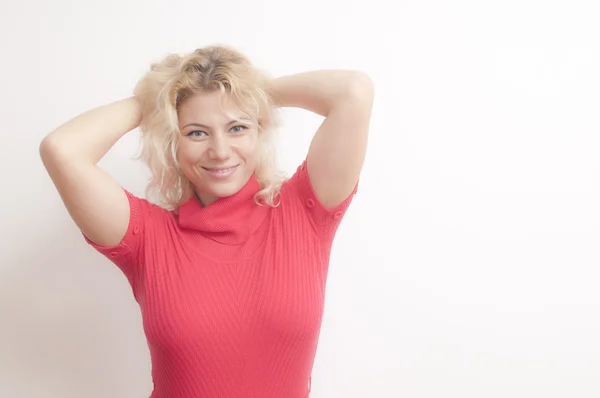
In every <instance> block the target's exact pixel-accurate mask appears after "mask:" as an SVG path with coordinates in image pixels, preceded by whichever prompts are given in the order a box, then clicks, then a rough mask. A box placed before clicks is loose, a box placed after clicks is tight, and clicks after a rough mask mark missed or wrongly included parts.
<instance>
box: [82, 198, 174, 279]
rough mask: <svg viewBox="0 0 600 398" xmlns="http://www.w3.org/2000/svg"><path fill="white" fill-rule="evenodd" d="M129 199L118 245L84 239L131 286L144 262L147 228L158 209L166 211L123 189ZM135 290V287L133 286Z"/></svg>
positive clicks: (85, 237)
mask: <svg viewBox="0 0 600 398" xmlns="http://www.w3.org/2000/svg"><path fill="white" fill-rule="evenodd" d="M124 191H125V194H126V195H127V199H128V200H129V209H130V211H129V224H128V226H127V232H125V236H123V239H121V242H119V244H118V245H114V246H102V245H98V244H96V243H94V242H92V241H91V240H90V239H89V238H88V237H87V236H85V235H83V237H84V239H85V240H86V242H87V243H88V244H90V245H91V246H92V247H93V248H94V249H96V250H97V251H98V252H99V253H101V254H102V255H104V256H105V257H106V258H108V259H109V260H110V261H111V262H113V263H114V264H116V265H117V266H118V267H119V268H120V269H121V271H123V273H124V274H125V276H126V277H127V279H128V280H129V283H130V284H131V285H132V287H134V286H135V281H136V280H137V279H138V276H139V275H138V274H139V272H138V271H139V268H140V266H141V265H142V264H143V262H144V258H143V257H144V255H143V253H144V250H143V249H144V245H145V244H146V237H147V236H148V233H147V229H148V227H149V226H150V225H151V223H152V222H151V221H152V219H153V218H155V217H156V215H157V214H156V213H157V212H159V211H163V212H164V211H166V210H164V209H162V208H160V207H158V206H156V205H153V204H151V203H150V202H148V201H147V200H146V199H143V198H139V197H137V196H135V195H133V194H132V193H131V192H129V191H127V190H125V189H124ZM134 290H135V287H134Z"/></svg>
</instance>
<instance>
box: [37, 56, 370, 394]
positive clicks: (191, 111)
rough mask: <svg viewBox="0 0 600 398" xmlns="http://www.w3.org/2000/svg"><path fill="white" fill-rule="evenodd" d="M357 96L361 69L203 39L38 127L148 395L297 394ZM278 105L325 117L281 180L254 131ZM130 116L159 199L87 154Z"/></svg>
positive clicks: (364, 96) (362, 105)
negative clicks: (290, 66) (285, 60)
mask: <svg viewBox="0 0 600 398" xmlns="http://www.w3.org/2000/svg"><path fill="white" fill-rule="evenodd" d="M372 103H373V87H372V83H371V80H370V79H369V78H368V77H367V76H365V75H364V74H363V73H360V72H355V71H314V72H307V73H301V74H297V75H292V76H284V77H280V78H276V79H268V78H266V77H265V76H264V75H263V74H262V73H260V72H259V71H258V70H257V69H256V68H254V67H253V66H252V64H251V63H250V62H249V61H248V59H247V58H246V57H245V56H244V55H242V54H240V53H239V52H237V51H235V50H233V49H231V48H227V47H223V46H211V47H207V48H203V49H198V50H196V51H194V52H192V53H191V54H188V55H185V56H179V55H171V56H168V57H166V58H165V59H164V60H163V61H162V62H160V63H157V64H154V65H152V67H151V68H150V71H149V72H148V73H147V74H146V75H145V76H144V77H143V78H142V79H141V81H140V82H139V83H138V85H137V87H136V89H135V95H134V96H133V97H132V98H128V99H124V100H120V101H117V102H114V103H111V104H108V105H104V106H101V107H99V108H96V109H94V110H91V111H88V112H86V113H84V114H82V115H80V116H77V117H76V118H74V119H73V120H71V121H69V122H67V123H65V124H64V125H62V126H60V127H59V128H57V129H56V130H55V131H53V132H52V133H50V134H49V135H48V136H47V137H46V138H45V139H44V140H43V142H42V143H41V145H40V154H41V157H42V160H43V162H44V165H45V166H46V169H47V170H48V173H49V175H50V177H51V178H52V180H53V182H54V184H55V185H56V188H57V190H58V191H59V193H60V195H61V198H62V200H63V201H64V203H65V206H66V208H67V209H68V211H69V213H70V215H71V217H72V218H73V220H74V222H75V223H76V224H77V226H78V227H79V228H80V229H81V231H82V233H83V236H84V238H85V239H86V240H87V242H88V243H89V244H90V245H92V246H93V247H94V248H95V249H96V250H98V251H99V252H100V253H102V254H103V255H105V256H107V257H108V258H109V259H110V260H111V261H112V262H114V263H115V264H116V265H117V266H118V267H119V268H120V269H121V270H122V271H123V273H124V274H125V275H126V277H127V279H128V280H129V283H130V284H131V287H132V290H133V293H134V296H135V299H136V300H137V302H138V303H139V306H140V309H141V312H142V318H143V327H144V331H145V333H146V337H147V340H148V346H149V349H150V354H151V359H152V378H153V381H154V391H153V394H152V397H155V398H162V397H178V398H191V397H203V398H212V397H215V398H216V397H220V398H222V397H260V398H270V397H272V398H283V397H285V398H293V397H297V398H300V397H306V396H308V394H309V391H310V376H311V370H312V367H313V361H314V357H315V353H316V348H317V340H318V336H319V331H320V326H321V320H322V314H323V304H324V298H325V282H326V277H327V270H328V262H329V254H330V249H331V245H332V242H333V239H334V235H335V232H336V230H337V228H338V225H339V223H340V221H341V219H342V217H343V215H344V213H345V211H346V210H347V208H348V206H349V204H350V202H351V200H352V197H353V195H354V194H355V192H356V187H357V182H358V179H359V174H360V171H361V168H362V165H363V159H364V156H365V151H366V145H367V133H368V128H369V120H370V116H371V108H372ZM277 107H299V108H304V109H307V110H309V111H312V112H315V113H317V114H319V115H322V116H324V117H325V120H324V121H323V123H322V125H321V126H320V127H319V129H318V131H317V132H316V134H315V135H314V137H313V139H312V142H311V145H310V149H309V152H308V154H307V156H306V159H305V160H304V161H303V162H302V164H301V165H300V166H299V167H298V169H297V171H296V172H295V173H294V174H293V176H292V177H291V178H289V179H283V178H281V177H279V176H278V173H277V172H276V170H275V169H274V153H273V151H272V150H271V148H270V145H269V141H270V140H269V138H270V137H271V134H272V132H273V129H274V124H275V119H274V110H275V109H276V108H277ZM138 126H139V127H140V129H141V131H142V148H143V150H142V157H143V158H144V160H145V162H146V164H147V165H148V166H149V168H150V170H151V172H152V180H151V181H150V184H149V190H150V191H151V192H154V193H156V194H157V195H158V196H159V199H160V201H161V203H160V205H158V204H153V203H150V202H149V201H148V200H146V199H143V198H140V197H136V196H134V195H132V194H131V193H130V192H128V191H127V190H125V189H123V188H121V187H120V186H119V184H118V183H117V182H116V181H115V180H114V179H113V178H111V177H110V176H109V175H108V174H106V173H105V172H104V171H102V170H101V169H100V168H99V167H98V166H97V165H96V163H97V162H98V161H99V160H100V159H101V158H102V157H103V156H104V155H105V154H106V153H107V151H108V150H109V149H110V148H111V147H112V146H113V145H114V144H115V142H116V141H117V140H118V139H119V138H120V137H122V136H123V135H124V134H126V133H127V132H129V131H131V130H134V129H135V128H136V127H138Z"/></svg>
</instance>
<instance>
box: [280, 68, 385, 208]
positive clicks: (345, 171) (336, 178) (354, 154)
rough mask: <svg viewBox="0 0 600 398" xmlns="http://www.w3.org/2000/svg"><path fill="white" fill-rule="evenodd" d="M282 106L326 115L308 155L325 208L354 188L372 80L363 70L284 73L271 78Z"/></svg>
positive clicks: (362, 156)
mask: <svg viewBox="0 0 600 398" xmlns="http://www.w3.org/2000/svg"><path fill="white" fill-rule="evenodd" d="M269 93H270V94H271V95H272V96H273V99H274V101H275V104H276V105H277V106H280V107H296V108H303V109H306V110H309V111H312V112H315V113H317V114H319V115H321V116H324V117H325V120H324V121H323V123H322V124H321V126H320V127H319V129H318V130H317V132H316V134H315V135H314V137H313V139H312V142H311V144H310V149H309V151H308V155H307V168H308V175H309V178H310V181H311V184H312V186H313V188H314V190H315V193H316V194H317V197H318V198H319V200H320V201H321V202H322V203H323V205H324V206H325V207H327V208H333V207H335V206H337V205H338V204H340V203H341V202H342V201H344V200H345V199H346V198H347V197H348V195H350V193H351V192H352V191H353V190H354V187H355V186H356V183H357V181H358V178H359V176H360V172H361V170H362V166H363V163H364V159H365V154H366V150H367V136H368V132H369V124H370V119H371V110H372V107H373V97H374V90H373V83H372V81H371V79H370V78H369V77H368V76H367V75H366V74H364V73H362V72H357V71H347V70H321V71H313V72H305V73H300V74H296V75H290V76H283V77H280V78H277V79H274V80H272V81H271V82H270V87H269Z"/></svg>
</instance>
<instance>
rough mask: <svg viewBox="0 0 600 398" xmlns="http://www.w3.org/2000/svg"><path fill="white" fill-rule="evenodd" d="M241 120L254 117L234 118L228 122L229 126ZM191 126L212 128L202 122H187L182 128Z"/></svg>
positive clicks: (250, 120)
mask: <svg viewBox="0 0 600 398" xmlns="http://www.w3.org/2000/svg"><path fill="white" fill-rule="evenodd" d="M240 121H249V122H252V119H250V118H246V117H241V118H240V119H239V120H238V119H233V120H230V121H229V123H227V126H230V125H232V124H234V123H239V122H240ZM190 126H195V127H202V128H205V129H210V126H207V125H205V124H202V123H188V124H186V125H185V126H183V127H182V130H183V129H185V128H187V127H190Z"/></svg>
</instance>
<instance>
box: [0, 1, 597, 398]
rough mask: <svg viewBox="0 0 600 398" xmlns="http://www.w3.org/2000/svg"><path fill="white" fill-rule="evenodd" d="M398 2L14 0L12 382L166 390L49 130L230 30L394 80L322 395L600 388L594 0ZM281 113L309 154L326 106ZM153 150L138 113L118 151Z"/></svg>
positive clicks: (229, 37) (289, 139)
mask: <svg viewBox="0 0 600 398" xmlns="http://www.w3.org/2000/svg"><path fill="white" fill-rule="evenodd" d="M385 1H387V0H385ZM217 4H218V5H217ZM391 4H392V3H389V4H387V5H385V4H384V1H383V0H376V1H364V2H360V1H358V0H346V1H341V0H339V1H333V0H330V1H316V0H304V1H301V2H294V3H291V2H287V1H275V0H270V1H268V0H264V1H262V2H256V1H250V2H248V1H242V0H228V1H213V2H194V1H187V2H183V1H173V0H171V1H168V2H167V1H152V2H148V1H145V2H142V1H141V0H108V1H106V0H105V1H102V2H100V1H91V0H84V1H79V2H75V1H66V0H55V1H53V2H46V1H41V0H37V1H33V2H21V3H19V2H16V1H10V0H2V3H1V5H0V49H2V52H1V57H2V63H1V65H2V66H1V70H2V72H1V73H0V87H1V90H0V101H1V102H0V109H1V111H0V112H1V119H0V120H1V121H2V128H3V131H2V133H0V151H1V152H0V153H1V155H0V170H1V171H2V196H1V197H2V206H0V219H1V220H2V221H1V225H2V228H1V229H0V233H1V236H0V238H1V239H0V396H1V397H7V398H8V397H27V398H46V397H61V398H80V397H86V398H100V397H127V398H130V397H144V396H147V395H148V393H149V391H150V389H151V380H150V373H149V372H150V364H149V355H148V352H147V348H146V342H145V339H144V335H143V332H142V328H141V323H140V315H139V312H138V307H137V305H136V304H135V302H134V300H133V297H132V295H131V293H130V289H129V286H128V285H127V282H126V280H125V278H124V277H123V276H122V274H121V273H120V271H119V270H118V269H117V268H116V267H115V266H113V265H112V264H111V263H109V262H108V260H106V259H104V258H103V257H102V256H100V255H99V254H97V253H96V252H95V251H94V250H93V249H91V248H90V247H88V246H87V245H86V244H85V243H84V241H83V240H82V238H81V236H80V234H79V232H78V231H77V229H76V227H75V226H74V224H73V223H72V221H71V220H70V218H69V216H68V214H67V213H66V210H65V209H64V208H63V206H62V204H61V202H60V200H59V197H58V195H57V193H56V191H55V189H54V187H53V186H52V184H51V182H50V179H49V178H48V177H47V175H46V174H45V171H44V169H43V166H42V164H41V161H40V160H39V156H38V144H39V142H40V140H41V139H42V137H43V136H44V135H45V134H47V133H48V132H50V131H51V130H52V129H53V128H55V127H56V126H58V125H59V124H61V123H62V122H64V121H66V120H67V119H69V118H71V117H73V116H75V115H76V114H78V113H81V112H83V111H85V110H88V109H90V108H92V107H95V106H98V105H101V104H103V103H106V102H110V101H113V100H117V99H119V98H122V97H125V96H128V95H130V94H131V90H132V89H133V86H134V84H135V82H136V81H137V79H138V78H139V77H140V76H141V73H142V72H143V71H144V70H146V68H147V66H148V64H149V62H150V61H152V60H156V59H159V58H161V57H162V56H163V55H164V54H166V53H167V52H171V51H176V52H186V51H190V50H193V49H194V48H196V47H201V46H204V45H208V44H213V43H218V42H222V43H227V44H231V45H234V46H236V47H238V48H239V49H241V50H242V51H244V52H245V53H247V54H248V55H249V56H250V57H251V58H252V59H253V60H254V61H255V63H256V64H257V65H259V66H260V67H263V68H265V69H267V70H268V71H270V72H271V73H272V74H273V75H274V76H277V75H281V74H287V73H293V72H300V71H304V70H308V69H318V68H356V69H362V70H364V71H366V72H368V73H369V74H370V75H371V76H372V78H373V80H374V81H375V84H376V104H375V109H374V114H373V122H372V135H371V140H370V146H369V153H368V157H367V162H366V165H365V169H364V173H363V176H362V182H361V185H360V188H359V191H358V195H357V197H356V199H355V202H354V204H353V206H352V207H351V210H350V211H349V213H348V215H347V218H346V219H345V220H344V222H343V224H342V227H341V229H340V231H339V234H338V236H337V240H336V243H335V247H334V251H333V256H332V260H331V271H330V276H329V282H328V283H329V285H328V296H327V303H326V305H327V308H326V313H325V319H324V324H323V329H322V335H321V341H320V345H319V350H318V354H317V358H316V363H315V372H314V376H313V393H312V397H314V398H333V397H345V398H351V397H377V398H384V397H410V398H439V397H461V398H466V397H473V398H475V397H477V398H479V397H486V398H495V397H498V398H500V397H502V398H505V397H512V398H514V397H523V398H525V397H527V398H530V397H578V398H585V397H598V396H600V383H599V382H598V375H599V374H600V340H599V339H598V334H599V333H600V317H599V313H600V291H599V289H598V284H599V278H600V269H599V264H600V263H599V260H600V252H599V251H598V242H599V239H600V213H599V210H598V209H599V208H600V206H599V203H600V183H599V179H600V162H599V161H598V159H599V155H598V153H599V150H600V136H599V134H598V132H599V127H600V121H599V119H598V109H599V106H600V96H599V95H598V93H599V92H600V79H599V77H598V70H600V44H599V43H600V41H599V39H598V38H599V37H600V28H599V25H598V20H599V19H600V9H599V6H598V5H596V4H597V2H594V1H592V0H588V1H571V2H566V1H563V2H558V1H541V0H538V1H534V0H519V1H516V0H511V1H502V2H500V1H496V2H489V1H466V0H461V1H453V2H444V1H437V2H435V1H403V2H399V3H396V4H395V5H391ZM286 114H287V118H286V120H285V121H286V127H285V131H284V134H283V139H282V142H281V151H280V157H281V160H282V162H281V165H282V166H283V168H284V169H285V170H286V171H288V172H292V171H293V170H294V169H295V167H296V166H297V164H298V163H299V162H300V161H301V159H302V158H303V157H304V155H305V152H306V150H307V148H308V144H309V141H310V138H311V135H312V133H313V131H314V130H315V129H316V127H317V126H318V124H319V122H320V119H319V118H318V117H315V116H313V115H310V114H308V113H306V112H304V111H299V110H291V111H289V112H287V113H286ZM136 150H137V135H136V134H135V133H132V134H130V135H128V136H126V137H125V138H124V139H123V140H122V141H120V142H119V143H118V145H117V146H116V147H115V148H114V149H113V150H112V151H111V152H110V153H109V154H108V155H107V156H106V158H105V159H103V160H102V165H103V166H104V167H105V168H106V169H108V170H109V171H110V172H111V173H112V175H114V176H115V178H117V179H118V180H119V181H120V182H121V183H122V184H123V185H125V186H127V187H128V188H129V189H130V190H132V191H134V192H135V193H138V194H143V189H144V183H145V180H146V176H147V174H146V171H145V170H144V168H143V167H142V166H141V165H140V164H139V163H137V162H135V161H133V160H131V157H132V156H133V155H135V154H136Z"/></svg>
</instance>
